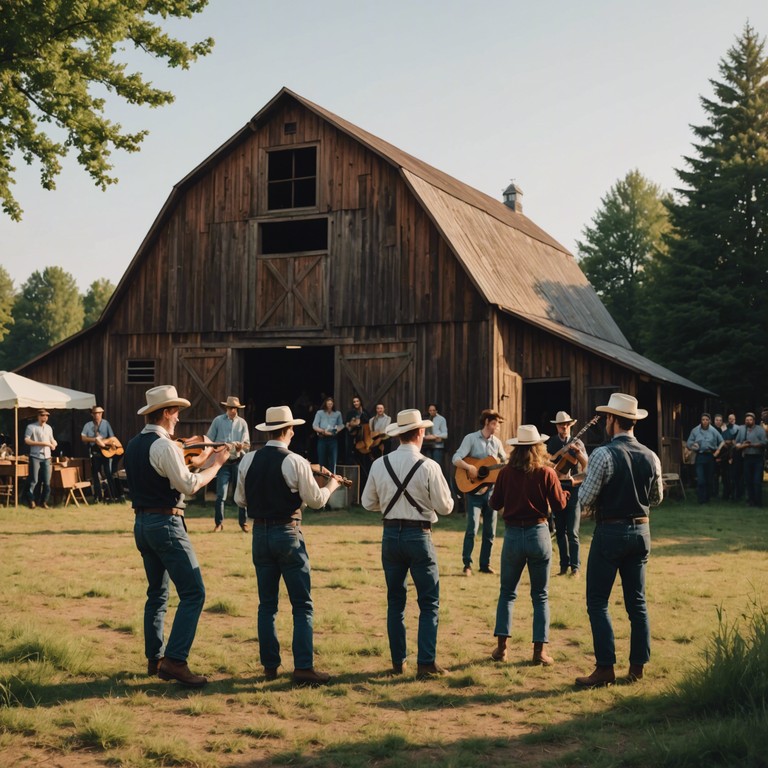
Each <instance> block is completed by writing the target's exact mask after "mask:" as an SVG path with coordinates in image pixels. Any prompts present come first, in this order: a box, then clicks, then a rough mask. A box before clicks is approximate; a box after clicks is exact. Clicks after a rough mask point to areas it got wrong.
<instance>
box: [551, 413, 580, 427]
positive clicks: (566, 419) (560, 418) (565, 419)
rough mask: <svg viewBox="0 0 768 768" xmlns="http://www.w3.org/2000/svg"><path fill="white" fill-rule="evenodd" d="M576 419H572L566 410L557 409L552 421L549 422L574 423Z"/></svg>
mask: <svg viewBox="0 0 768 768" xmlns="http://www.w3.org/2000/svg"><path fill="white" fill-rule="evenodd" d="M576 421H577V419H572V418H571V417H570V414H569V413H568V411H558V412H557V416H555V420H554V421H550V422H549V423H550V424H575V423H576Z"/></svg>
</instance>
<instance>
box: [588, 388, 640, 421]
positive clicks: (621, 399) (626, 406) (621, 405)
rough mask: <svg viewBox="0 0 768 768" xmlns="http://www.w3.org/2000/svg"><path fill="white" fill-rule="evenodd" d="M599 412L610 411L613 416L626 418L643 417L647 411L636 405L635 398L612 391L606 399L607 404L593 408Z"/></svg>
mask: <svg viewBox="0 0 768 768" xmlns="http://www.w3.org/2000/svg"><path fill="white" fill-rule="evenodd" d="M595 410H596V411H600V413H612V414H613V415H614V416H624V417H625V418H627V419H644V418H645V417H646V416H647V415H648V411H646V410H644V409H643V408H638V407H637V398H636V397H632V395H624V394H622V393H621V392H614V393H613V394H612V395H611V397H610V399H609V400H608V405H598V406H597V408H595Z"/></svg>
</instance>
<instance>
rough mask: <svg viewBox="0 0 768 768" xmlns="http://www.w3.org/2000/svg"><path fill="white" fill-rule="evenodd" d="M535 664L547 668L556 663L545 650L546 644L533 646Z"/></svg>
mask: <svg viewBox="0 0 768 768" xmlns="http://www.w3.org/2000/svg"><path fill="white" fill-rule="evenodd" d="M533 663H534V664H542V665H543V666H545V667H549V666H550V665H552V664H554V663H555V660H554V659H553V658H552V657H551V656H550V655H549V654H548V653H547V652H546V651H545V650H544V643H534V644H533Z"/></svg>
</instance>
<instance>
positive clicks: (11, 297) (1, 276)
mask: <svg viewBox="0 0 768 768" xmlns="http://www.w3.org/2000/svg"><path fill="white" fill-rule="evenodd" d="M14 301H16V291H14V290H13V280H11V276H10V275H9V274H8V270H7V269H6V268H5V267H3V266H0V341H2V340H3V339H4V338H5V337H6V336H7V335H8V331H9V329H10V327H11V325H13V314H12V313H13V303H14Z"/></svg>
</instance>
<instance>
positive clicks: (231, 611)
mask: <svg viewBox="0 0 768 768" xmlns="http://www.w3.org/2000/svg"><path fill="white" fill-rule="evenodd" d="M205 610H206V611H207V612H208V613H221V614H223V615H225V616H240V615H241V614H240V611H239V610H238V608H237V606H236V605H235V603H234V602H233V601H232V600H216V601H215V602H213V603H211V604H210V605H209V606H208V607H207V608H206V609H205Z"/></svg>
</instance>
